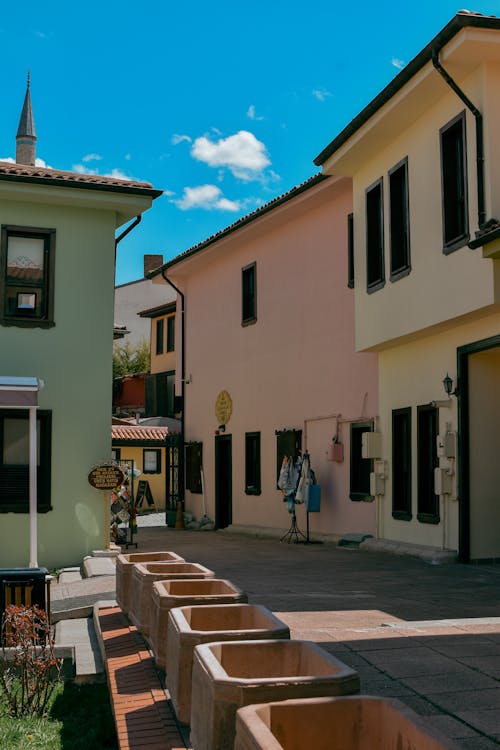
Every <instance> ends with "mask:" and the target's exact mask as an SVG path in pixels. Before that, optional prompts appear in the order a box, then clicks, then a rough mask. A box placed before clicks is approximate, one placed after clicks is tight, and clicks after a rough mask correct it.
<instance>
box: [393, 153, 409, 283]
mask: <svg viewBox="0 0 500 750" xmlns="http://www.w3.org/2000/svg"><path fill="white" fill-rule="evenodd" d="M389 203H390V206H389V207H390V217H389V226H390V239H391V281H396V280H397V279H400V278H401V277H402V276H407V275H408V274H409V273H410V222H409V216H408V205H409V204H408V159H404V160H403V161H402V162H400V163H399V164H397V165H396V166H395V167H394V168H393V169H391V171H390V172H389Z"/></svg>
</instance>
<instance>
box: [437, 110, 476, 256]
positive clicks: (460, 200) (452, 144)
mask: <svg viewBox="0 0 500 750" xmlns="http://www.w3.org/2000/svg"><path fill="white" fill-rule="evenodd" d="M440 138H441V185H442V193H443V243H444V252H445V253H451V252H453V250H457V249H458V248H459V247H462V246H463V245H464V244H465V243H466V241H467V240H468V239H469V222H468V207H467V159H466V151H465V144H466V138H465V112H462V113H461V114H460V115H458V117H456V118H455V119H454V120H452V121H451V122H450V123H448V125H445V127H444V128H442V129H441V130H440Z"/></svg>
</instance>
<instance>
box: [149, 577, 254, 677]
mask: <svg viewBox="0 0 500 750" xmlns="http://www.w3.org/2000/svg"><path fill="white" fill-rule="evenodd" d="M246 601H248V597H247V595H246V594H245V593H244V592H243V591H241V589H239V588H238V587H237V586H235V585H234V584H233V583H231V582H230V581H225V580H224V579H222V578H200V579H198V580H188V579H186V580H173V581H155V583H153V591H152V603H151V618H150V623H149V624H150V629H149V638H148V640H149V644H150V646H151V650H152V651H153V653H154V656H155V661H156V664H157V665H158V666H159V667H161V669H163V670H165V669H166V665H167V638H168V619H169V617H168V616H169V613H170V610H171V609H174V607H184V606H193V605H200V604H216V605H220V604H237V603H238V602H240V603H244V602H246ZM189 679H190V680H191V675H190V677H189Z"/></svg>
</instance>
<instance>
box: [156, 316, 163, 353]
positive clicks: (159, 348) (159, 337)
mask: <svg viewBox="0 0 500 750" xmlns="http://www.w3.org/2000/svg"><path fill="white" fill-rule="evenodd" d="M163 341H164V318H160V319H159V320H157V321H156V353H157V354H163Z"/></svg>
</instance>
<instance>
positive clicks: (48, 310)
mask: <svg viewBox="0 0 500 750" xmlns="http://www.w3.org/2000/svg"><path fill="white" fill-rule="evenodd" d="M54 253H55V229H38V228H34V227H18V226H9V225H5V224H4V225H2V232H1V240H0V316H1V317H0V322H1V323H2V324H3V325H16V326H30V327H33V326H39V327H42V328H48V327H49V326H53V325H54V320H53V318H54Z"/></svg>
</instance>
